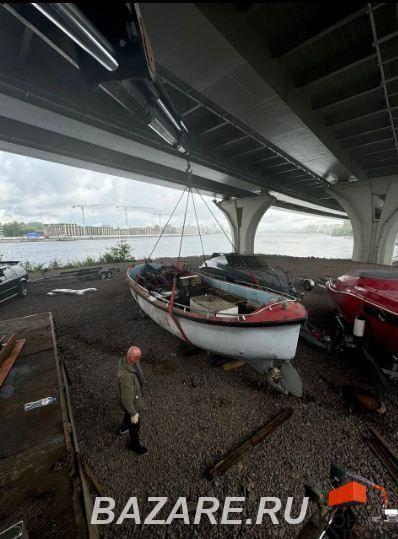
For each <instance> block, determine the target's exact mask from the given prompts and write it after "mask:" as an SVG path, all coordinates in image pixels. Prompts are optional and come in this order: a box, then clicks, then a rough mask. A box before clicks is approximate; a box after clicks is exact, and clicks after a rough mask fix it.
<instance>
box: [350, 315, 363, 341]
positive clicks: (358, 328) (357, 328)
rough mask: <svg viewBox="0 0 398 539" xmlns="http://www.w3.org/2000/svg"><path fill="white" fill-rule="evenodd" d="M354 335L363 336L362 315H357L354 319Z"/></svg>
mask: <svg viewBox="0 0 398 539" xmlns="http://www.w3.org/2000/svg"><path fill="white" fill-rule="evenodd" d="M352 333H353V335H354V337H363V335H364V333H365V319H364V318H362V316H357V317H356V318H355V320H354V329H353V332H352Z"/></svg>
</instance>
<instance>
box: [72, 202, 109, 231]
mask: <svg viewBox="0 0 398 539" xmlns="http://www.w3.org/2000/svg"><path fill="white" fill-rule="evenodd" d="M95 206H115V204H75V205H74V206H73V208H80V209H81V211H82V224H83V230H86V216H85V213H84V208H92V207H95Z"/></svg>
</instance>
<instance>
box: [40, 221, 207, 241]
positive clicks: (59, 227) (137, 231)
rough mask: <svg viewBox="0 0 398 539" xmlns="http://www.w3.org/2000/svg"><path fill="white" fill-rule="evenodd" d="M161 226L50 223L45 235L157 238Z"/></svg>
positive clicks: (190, 228)
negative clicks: (122, 226)
mask: <svg viewBox="0 0 398 539" xmlns="http://www.w3.org/2000/svg"><path fill="white" fill-rule="evenodd" d="M181 228H182V227H175V226H171V225H167V227H166V229H165V231H164V233H165V234H180V233H181ZM161 230H162V229H161V228H160V227H159V225H154V226H143V227H137V226H136V227H129V228H115V227H113V226H110V225H102V226H92V225H86V226H85V227H83V226H82V225H77V224H76V223H49V224H45V225H44V235H45V237H46V238H53V239H63V238H81V237H88V238H92V237H104V236H105V237H106V236H108V237H119V236H124V237H128V236H157V235H159V234H160V232H161ZM201 233H202V234H206V230H205V229H203V228H202V227H201ZM185 234H187V235H196V234H198V227H197V225H189V224H188V225H186V226H185Z"/></svg>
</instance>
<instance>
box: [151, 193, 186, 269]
mask: <svg viewBox="0 0 398 539" xmlns="http://www.w3.org/2000/svg"><path fill="white" fill-rule="evenodd" d="M187 189H188V186H186V187H185V189H184V191H183V192H182V193H181V196H180V198H179V199H178V202H177V204H176V205H175V206H174V209H173V211H172V212H171V215H170V217H169V219H168V221H167V223H166V224H165V225H164V227H163V229H162V231H161V233H160V235H159V237H158V239H157V240H156V243H155V245H154V246H153V249H152V251H151V254H150V255H149V256H148V258H147V260H150V258H151V256H152V255H153V252H154V250H155V249H156V247H157V246H158V243H159V241H160V240H161V238H162V236H163V234H164V231H165V230H166V228H167V226H168V224H169V223H170V221H171V219H172V217H173V215H174V212H175V211H176V209H177V208H178V205H179V204H180V202H181V199H182V197H183V196H184V194H185V191H186V190H187Z"/></svg>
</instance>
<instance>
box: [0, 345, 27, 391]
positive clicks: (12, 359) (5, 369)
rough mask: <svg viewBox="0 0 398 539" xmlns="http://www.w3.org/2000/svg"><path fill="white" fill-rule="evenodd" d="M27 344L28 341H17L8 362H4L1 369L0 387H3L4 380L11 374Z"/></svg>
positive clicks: (7, 359)
mask: <svg viewBox="0 0 398 539" xmlns="http://www.w3.org/2000/svg"><path fill="white" fill-rule="evenodd" d="M25 342H26V339H19V340H18V341H16V342H15V344H14V346H13V348H12V350H11V352H10V354H9V355H8V357H7V358H6V360H5V361H3V363H2V365H1V367H0V387H1V386H2V385H3V382H4V380H5V379H6V378H7V376H8V373H9V372H10V370H11V368H12V366H13V365H14V363H15V360H16V359H17V357H18V356H19V353H20V351H21V350H22V348H23V345H24V344H25Z"/></svg>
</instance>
